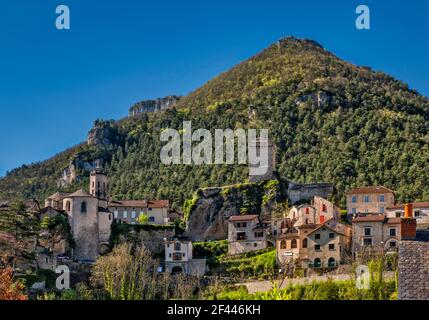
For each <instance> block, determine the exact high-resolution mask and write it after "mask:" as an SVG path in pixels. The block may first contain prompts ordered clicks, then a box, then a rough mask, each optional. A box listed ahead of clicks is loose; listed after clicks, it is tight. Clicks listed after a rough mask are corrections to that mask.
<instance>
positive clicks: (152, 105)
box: [129, 96, 180, 117]
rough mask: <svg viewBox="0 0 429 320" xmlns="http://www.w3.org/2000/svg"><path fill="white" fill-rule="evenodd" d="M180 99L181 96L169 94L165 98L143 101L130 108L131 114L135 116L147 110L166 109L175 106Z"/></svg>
mask: <svg viewBox="0 0 429 320" xmlns="http://www.w3.org/2000/svg"><path fill="white" fill-rule="evenodd" d="M179 100H180V97H178V96H167V97H165V98H158V99H155V100H145V101H141V102H138V103H136V104H135V105H134V106H132V107H131V108H130V111H129V115H130V117H133V116H138V115H140V114H143V113H146V112H156V111H160V110H165V109H168V108H171V107H172V106H174V105H175V104H176V103H177V102H178V101H179Z"/></svg>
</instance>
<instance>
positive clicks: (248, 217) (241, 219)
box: [228, 214, 259, 221]
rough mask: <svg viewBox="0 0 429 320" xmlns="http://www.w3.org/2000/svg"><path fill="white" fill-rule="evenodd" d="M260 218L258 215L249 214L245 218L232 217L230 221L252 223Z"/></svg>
mask: <svg viewBox="0 0 429 320" xmlns="http://www.w3.org/2000/svg"><path fill="white" fill-rule="evenodd" d="M257 218H259V216H258V215H256V214H249V215H244V216H231V217H230V218H229V219H228V221H252V220H255V219H257Z"/></svg>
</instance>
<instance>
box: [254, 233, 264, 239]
mask: <svg viewBox="0 0 429 320" xmlns="http://www.w3.org/2000/svg"><path fill="white" fill-rule="evenodd" d="M263 237H264V232H263V231H258V232H255V238H263Z"/></svg>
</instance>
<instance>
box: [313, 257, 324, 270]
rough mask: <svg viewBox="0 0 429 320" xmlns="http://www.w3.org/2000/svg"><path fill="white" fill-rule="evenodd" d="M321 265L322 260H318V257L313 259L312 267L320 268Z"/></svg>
mask: <svg viewBox="0 0 429 320" xmlns="http://www.w3.org/2000/svg"><path fill="white" fill-rule="evenodd" d="M321 266H322V262H321V261H320V259H319V258H316V259H314V267H315V268H320V267H321Z"/></svg>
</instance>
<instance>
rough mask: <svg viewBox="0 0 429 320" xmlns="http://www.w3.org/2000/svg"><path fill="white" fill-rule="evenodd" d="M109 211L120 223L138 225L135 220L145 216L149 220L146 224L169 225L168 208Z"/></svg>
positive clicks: (118, 208) (132, 208)
mask: <svg viewBox="0 0 429 320" xmlns="http://www.w3.org/2000/svg"><path fill="white" fill-rule="evenodd" d="M109 210H110V212H112V214H113V215H114V219H115V220H117V221H120V222H121V223H128V224H138V222H137V218H138V217H139V216H140V215H141V214H145V215H147V216H148V218H149V222H148V224H154V225H166V224H169V220H168V208H152V209H150V208H146V207H109ZM125 213H126V214H125Z"/></svg>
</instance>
